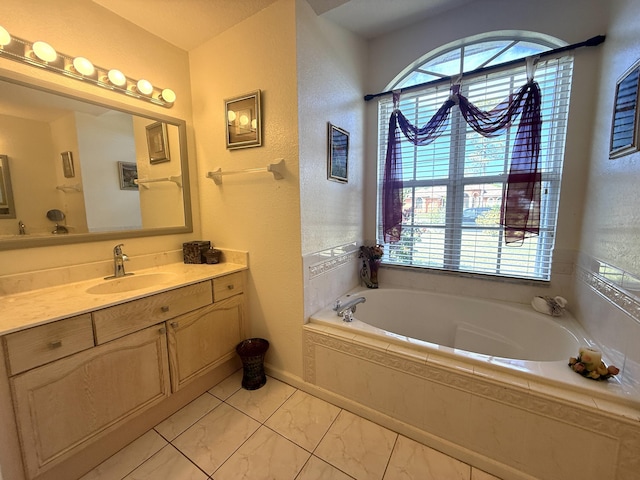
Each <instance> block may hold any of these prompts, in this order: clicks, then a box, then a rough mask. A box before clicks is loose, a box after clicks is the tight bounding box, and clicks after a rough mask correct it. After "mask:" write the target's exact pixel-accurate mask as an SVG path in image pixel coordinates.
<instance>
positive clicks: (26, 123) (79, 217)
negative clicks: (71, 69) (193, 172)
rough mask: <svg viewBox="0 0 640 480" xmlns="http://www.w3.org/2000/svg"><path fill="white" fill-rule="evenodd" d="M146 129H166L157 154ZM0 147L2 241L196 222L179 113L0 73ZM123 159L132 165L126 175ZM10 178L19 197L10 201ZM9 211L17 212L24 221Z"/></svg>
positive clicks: (134, 231)
mask: <svg viewBox="0 0 640 480" xmlns="http://www.w3.org/2000/svg"><path fill="white" fill-rule="evenodd" d="M157 125H160V126H161V128H155V127H156V126H157ZM150 127H151V128H150ZM149 132H152V133H154V134H156V135H157V133H156V132H160V133H161V134H162V136H163V138H161V139H160V138H156V139H154V142H158V141H160V142H161V143H160V145H161V146H162V148H163V149H164V150H163V152H162V153H163V155H164V157H165V158H163V161H161V162H158V161H157V153H158V152H157V151H155V150H154V151H151V147H150V145H151V144H150V142H149V140H150V139H149V134H150V133H149ZM0 151H1V152H2V154H3V155H2V156H0V158H2V164H1V166H2V169H1V170H0V180H3V181H2V182H0V184H1V185H3V188H2V193H0V249H11V248H23V247H32V246H42V245H49V244H60V243H75V242H85V241H95V240H103V239H104V240H106V239H111V238H127V237H139V236H148V235H162V234H169V233H186V232H190V231H191V210H190V202H189V183H188V170H187V154H186V137H185V123H184V122H183V121H181V120H177V119H173V118H169V117H165V116H158V117H157V118H150V117H145V116H141V115H137V114H136V115H134V114H131V113H128V112H124V111H121V110H116V109H113V108H110V107H106V106H104V105H97V104H95V103H91V102H87V101H83V100H80V99H75V98H70V97H67V96H62V95H59V94H56V93H53V92H48V91H43V90H41V89H35V88H32V87H29V86H25V85H20V84H17V83H13V82H8V81H3V80H2V79H0ZM7 157H8V158H10V159H11V178H10V179H9V170H8V160H7ZM122 165H128V166H129V167H128V169H127V172H124V173H125V174H126V175H127V178H126V182H123V177H122V175H123V171H122ZM129 177H130V178H129ZM7 185H8V188H7ZM11 186H13V200H14V201H13V205H12V206H11V207H10V206H9V205H7V206H6V207H4V203H3V202H5V201H8V200H9V199H10V198H11V195H10V194H11ZM52 211H58V212H60V214H59V215H57V218H60V219H59V220H53V219H51V216H50V215H51V213H50V212H52ZM8 215H11V216H8ZM9 218H20V222H19V223H20V228H18V224H17V223H16V222H15V221H10V220H8V219H9ZM52 221H54V222H55V228H54V229H53V230H52V224H51V222H52ZM65 231H66V232H68V235H59V233H65Z"/></svg>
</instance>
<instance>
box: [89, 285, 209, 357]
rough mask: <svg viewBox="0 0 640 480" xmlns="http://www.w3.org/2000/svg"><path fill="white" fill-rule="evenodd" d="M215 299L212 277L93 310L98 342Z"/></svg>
mask: <svg viewBox="0 0 640 480" xmlns="http://www.w3.org/2000/svg"><path fill="white" fill-rule="evenodd" d="M211 303H213V294H212V290H211V281H206V282H200V283H196V284H195V285H189V286H187V287H181V288H176V289H175V290H170V291H168V292H163V293H159V294H157V295H151V296H149V297H145V298H141V299H139V300H134V301H132V302H127V303H122V304H120V305H115V306H113V307H109V308H104V309H102V310H97V311H95V312H93V323H94V327H95V334H96V343H97V344H98V345H100V344H103V343H105V342H109V341H111V340H114V339H116V338H119V337H122V336H124V335H127V334H129V333H133V332H136V331H138V330H142V329H143V328H145V327H148V326H151V325H155V324H157V323H160V322H164V321H165V320H169V319H171V318H174V317H177V316H178V315H182V314H183V313H187V312H191V311H192V310H195V309H197V308H200V307H204V306H206V305H209V304H211Z"/></svg>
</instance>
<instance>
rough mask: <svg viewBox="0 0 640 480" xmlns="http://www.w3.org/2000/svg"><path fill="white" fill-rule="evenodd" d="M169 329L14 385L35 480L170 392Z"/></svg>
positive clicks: (97, 350) (70, 360) (45, 369)
mask: <svg viewBox="0 0 640 480" xmlns="http://www.w3.org/2000/svg"><path fill="white" fill-rule="evenodd" d="M164 332H165V329H164V324H161V325H160V326H154V327H150V328H147V329H145V330H141V331H139V332H137V333H134V334H131V335H127V336H125V337H122V338H120V339H118V340H114V341H113V342H109V343H105V344H104V345H100V346H98V347H94V348H91V349H89V350H85V351H83V352H80V353H77V354H74V355H71V356H69V357H66V358H63V359H61V360H57V361H55V362H52V363H49V364H47V365H44V366H41V367H38V368H35V369H33V370H30V371H28V372H25V373H23V374H20V375H17V376H15V377H13V378H12V379H11V383H12V386H13V394H14V405H15V406H16V407H15V410H16V418H17V423H18V430H19V433H20V439H21V442H22V444H23V452H24V453H23V455H24V460H25V465H26V469H27V472H28V476H29V478H33V477H35V476H37V475H38V474H40V473H42V472H44V471H46V470H47V469H48V468H50V467H51V466H53V465H55V464H57V463H59V461H61V460H63V459H65V458H66V457H68V456H70V455H72V454H74V453H76V452H77V451H78V450H79V449H80V448H82V447H84V446H86V445H87V442H91V441H94V440H97V439H98V438H99V437H100V436H101V435H102V434H104V433H106V432H108V431H110V430H111V429H113V428H115V427H116V426H118V425H119V424H120V423H121V422H123V421H125V420H126V419H127V418H129V417H131V416H132V415H135V414H137V413H139V412H141V411H143V410H146V409H147V408H149V407H151V406H153V405H155V404H157V403H159V402H160V401H162V400H163V399H164V398H166V397H167V396H168V395H169V393H170V388H169V372H168V362H167V343H166V335H165V333H164Z"/></svg>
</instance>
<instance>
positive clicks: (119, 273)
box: [113, 243, 129, 278]
mask: <svg viewBox="0 0 640 480" xmlns="http://www.w3.org/2000/svg"><path fill="white" fill-rule="evenodd" d="M122 247H124V244H123V243H119V244H118V245H116V246H115V247H113V276H114V277H115V278H118V277H124V276H125V275H127V274H126V273H125V271H124V262H125V261H127V260H129V257H127V255H126V254H124V253H122Z"/></svg>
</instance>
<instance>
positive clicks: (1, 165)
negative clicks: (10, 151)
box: [0, 154, 16, 220]
mask: <svg viewBox="0 0 640 480" xmlns="http://www.w3.org/2000/svg"><path fill="white" fill-rule="evenodd" d="M0 190H2V195H3V197H4V199H5V200H6V202H5V203H1V204H0V209H1V210H0V220H3V219H9V218H16V207H15V203H14V202H13V189H12V188H11V170H10V169H9V157H7V156H6V155H2V154H0ZM0 198H1V197H0ZM5 209H6V212H5V211H3V210H5Z"/></svg>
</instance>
